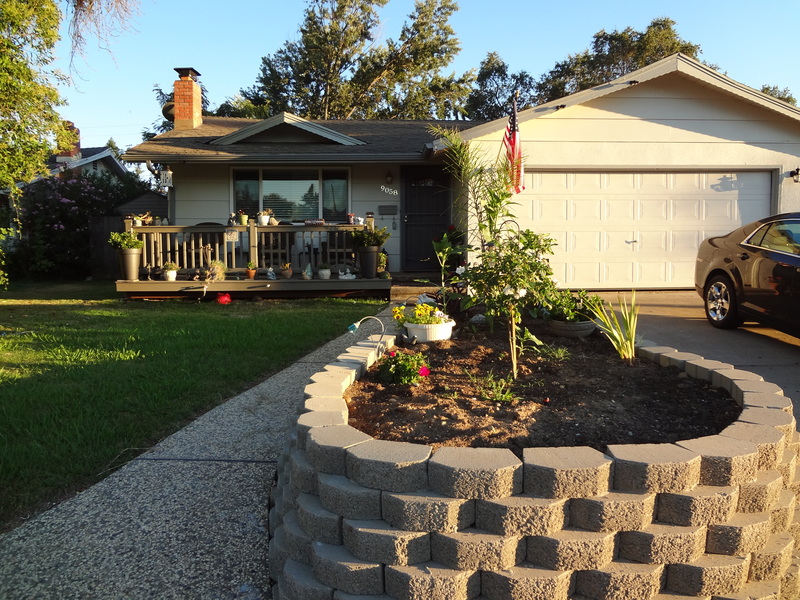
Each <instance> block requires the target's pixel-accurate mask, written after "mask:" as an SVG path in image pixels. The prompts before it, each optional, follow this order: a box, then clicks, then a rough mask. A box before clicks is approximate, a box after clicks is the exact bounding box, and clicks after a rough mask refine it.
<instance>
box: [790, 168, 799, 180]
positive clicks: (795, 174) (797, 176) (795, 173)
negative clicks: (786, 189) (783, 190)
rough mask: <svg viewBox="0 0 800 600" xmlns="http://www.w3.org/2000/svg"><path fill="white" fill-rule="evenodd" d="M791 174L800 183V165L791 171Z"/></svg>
mask: <svg viewBox="0 0 800 600" xmlns="http://www.w3.org/2000/svg"><path fill="white" fill-rule="evenodd" d="M789 175H790V176H791V178H792V179H794V182H795V183H800V167H797V168H796V169H795V170H794V171H789Z"/></svg>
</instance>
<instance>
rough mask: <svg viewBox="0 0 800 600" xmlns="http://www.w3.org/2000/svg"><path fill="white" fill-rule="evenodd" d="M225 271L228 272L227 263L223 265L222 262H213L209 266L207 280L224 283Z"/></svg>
mask: <svg viewBox="0 0 800 600" xmlns="http://www.w3.org/2000/svg"><path fill="white" fill-rule="evenodd" d="M225 271H227V267H225V263H223V262H222V261H221V260H212V261H211V262H210V263H209V265H208V273H207V274H206V278H207V279H208V280H209V281H224V280H225Z"/></svg>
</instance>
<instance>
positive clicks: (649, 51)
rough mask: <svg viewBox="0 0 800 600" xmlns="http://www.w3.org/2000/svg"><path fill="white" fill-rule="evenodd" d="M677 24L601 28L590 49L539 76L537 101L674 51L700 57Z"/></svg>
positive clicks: (661, 21) (615, 75) (593, 83)
mask: <svg viewBox="0 0 800 600" xmlns="http://www.w3.org/2000/svg"><path fill="white" fill-rule="evenodd" d="M674 26H675V21H673V20H671V19H667V18H659V19H654V20H653V21H652V22H651V23H650V25H648V26H647V29H645V30H644V31H636V30H634V29H633V28H631V27H628V28H626V29H624V30H623V31H612V32H607V31H605V30H600V31H598V32H597V33H596V34H594V38H593V41H592V46H591V49H589V50H584V51H583V52H580V53H579V54H571V55H570V56H569V57H568V58H567V59H566V60H563V61H561V62H559V63H556V65H555V67H553V69H551V70H550V72H549V73H547V74H546V75H544V76H542V78H541V79H539V81H538V82H537V83H536V96H537V103H543V102H549V101H551V100H557V99H558V98H563V97H564V96H568V95H569V94H574V93H575V92H579V91H581V90H585V89H588V88H591V87H594V86H596V85H600V84H601V83H605V82H607V81H611V80H613V79H616V78H618V77H621V76H623V75H625V74H626V73H630V72H631V71H635V70H636V69H640V68H642V67H644V66H647V65H649V64H651V63H654V62H656V61H658V60H661V59H662V58H665V57H667V56H669V55H670V54H674V53H675V52H682V53H683V54H686V55H688V56H691V57H692V58H697V56H698V55H699V54H700V46H699V45H697V44H692V43H690V42H687V41H686V40H684V39H682V38H681V37H680V36H679V35H678V32H677V31H675V27H674Z"/></svg>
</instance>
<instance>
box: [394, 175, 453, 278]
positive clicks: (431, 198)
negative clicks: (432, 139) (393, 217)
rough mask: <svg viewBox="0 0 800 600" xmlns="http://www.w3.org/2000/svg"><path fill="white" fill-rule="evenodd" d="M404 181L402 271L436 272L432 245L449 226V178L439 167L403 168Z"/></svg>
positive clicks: (436, 266)
mask: <svg viewBox="0 0 800 600" xmlns="http://www.w3.org/2000/svg"><path fill="white" fill-rule="evenodd" d="M403 182H404V186H403V198H402V202H403V207H402V210H403V230H402V233H403V270H404V271H438V270H439V264H438V263H437V262H436V257H435V255H434V253H433V244H432V242H433V240H434V239H436V238H439V237H440V236H441V235H442V234H443V233H444V232H445V231H446V230H447V226H448V225H450V223H451V217H450V175H448V174H447V173H446V172H444V170H443V169H442V167H406V168H404V169H403Z"/></svg>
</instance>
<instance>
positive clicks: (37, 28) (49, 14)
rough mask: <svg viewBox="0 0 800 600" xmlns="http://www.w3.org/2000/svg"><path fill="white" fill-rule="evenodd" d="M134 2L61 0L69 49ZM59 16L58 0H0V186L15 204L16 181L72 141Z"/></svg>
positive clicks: (40, 170) (41, 168)
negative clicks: (59, 56) (58, 60)
mask: <svg viewBox="0 0 800 600" xmlns="http://www.w3.org/2000/svg"><path fill="white" fill-rule="evenodd" d="M134 3H135V0H64V2H63V5H64V7H65V9H66V10H67V11H68V12H71V17H70V33H71V35H72V40H73V51H74V52H76V51H80V49H81V48H82V46H83V43H84V40H85V36H84V34H85V33H87V32H90V31H91V33H96V34H103V33H105V32H107V31H109V30H110V29H113V28H114V27H115V26H116V25H119V24H120V22H121V21H123V20H124V19H125V18H127V16H128V15H129V14H130V12H131V9H132V7H133V6H134ZM63 17H64V15H63V14H62V12H61V10H60V9H59V4H58V3H57V2H56V0H0V189H2V190H8V193H9V195H10V197H11V200H12V203H13V204H14V206H15V207H16V202H17V200H18V198H19V196H20V193H21V192H20V189H19V188H18V187H17V184H18V183H27V182H29V181H31V180H33V179H35V178H36V177H37V176H39V175H44V174H45V173H46V172H47V171H46V165H47V161H48V159H49V157H50V155H51V154H53V152H54V151H56V150H58V149H64V148H67V147H68V146H69V145H70V144H71V143H72V142H73V141H74V133H73V132H72V131H71V129H70V128H69V127H68V126H67V125H66V124H65V123H64V122H62V120H61V117H60V116H59V114H58V107H59V106H61V105H63V104H64V102H63V100H62V99H61V97H60V95H59V93H58V90H57V89H56V82H57V81H59V80H60V78H61V77H62V76H61V75H59V74H58V73H56V72H55V71H53V70H52V68H51V64H52V62H53V60H54V54H53V50H54V48H55V45H56V43H57V42H58V39H59V33H58V30H59V26H60V24H61V21H62V18H63ZM13 212H14V213H15V214H14V219H15V221H16V223H17V225H19V219H18V215H16V211H13ZM7 234H8V230H3V229H0V286H3V285H5V283H6V282H7V279H6V276H5V272H4V271H3V256H2V245H1V242H2V239H3V237H4V235H7Z"/></svg>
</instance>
